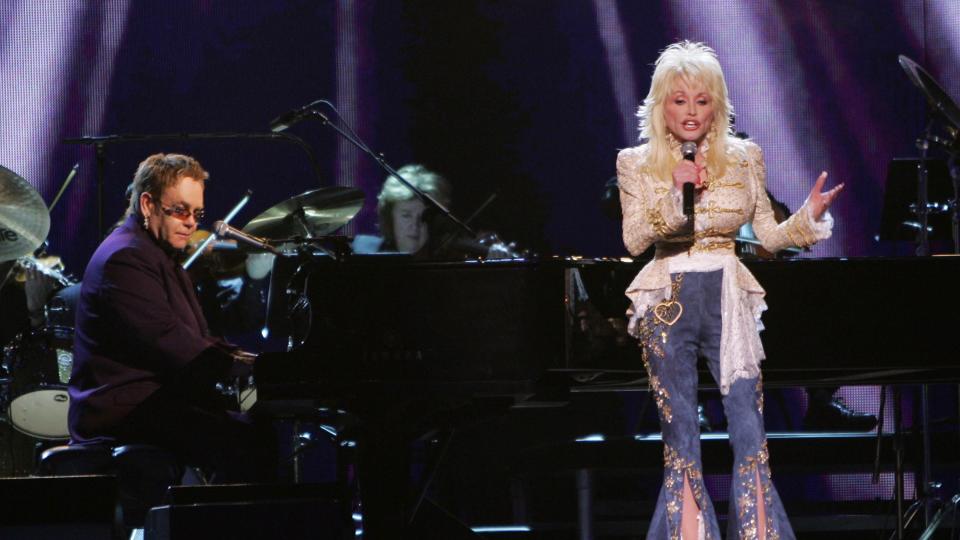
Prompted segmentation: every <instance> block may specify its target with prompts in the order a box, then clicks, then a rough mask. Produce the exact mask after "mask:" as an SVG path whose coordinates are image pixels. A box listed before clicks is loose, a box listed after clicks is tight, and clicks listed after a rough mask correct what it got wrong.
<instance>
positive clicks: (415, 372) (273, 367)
mask: <svg viewBox="0 0 960 540" xmlns="http://www.w3.org/2000/svg"><path fill="white" fill-rule="evenodd" d="M642 264H643V261H631V260H616V259H609V260H607V259H604V260H585V259H563V258H548V259H541V260H510V261H476V262H450V263H448V262H415V261H412V260H410V259H407V258H403V257H395V256H367V257H359V256H353V257H349V258H345V259H341V260H334V259H332V258H330V257H328V256H326V255H324V254H313V253H308V254H304V253H301V254H299V255H290V256H285V257H281V258H279V259H278V261H277V264H276V266H275V269H274V273H273V278H272V279H273V283H272V285H271V293H270V296H271V300H270V310H269V316H268V326H269V328H270V331H271V332H272V333H274V334H280V335H284V336H287V337H288V343H289V347H288V349H289V350H288V351H283V352H277V353H272V354H268V353H265V354H263V355H262V357H261V358H260V359H259V360H258V362H257V363H256V368H255V374H254V375H255V378H256V382H257V386H258V399H259V401H258V407H262V408H264V409H266V410H269V411H272V412H273V413H274V414H278V415H283V414H287V415H291V416H297V415H306V416H309V415H310V414H313V413H315V411H318V410H323V411H329V410H333V409H337V410H341V411H346V412H347V413H349V415H350V416H351V417H352V418H354V419H356V422H355V424H354V425H356V426H359V427H357V428H356V437H355V438H356V439H357V440H359V441H360V453H359V455H360V457H359V463H360V469H361V471H364V470H366V471H367V473H366V478H367V482H366V487H364V486H363V485H362V486H361V493H363V495H362V497H363V500H364V505H365V509H366V512H365V522H364V529H365V536H366V537H368V538H374V539H376V538H387V537H396V531H398V530H407V531H408V532H407V533H406V535H407V536H408V537H419V538H427V537H429V536H423V534H425V532H424V531H426V530H445V531H446V532H444V533H443V535H442V536H437V537H444V538H460V537H463V538H471V537H473V536H472V535H471V534H470V533H469V530H468V529H466V528H462V529H460V530H459V532H454V531H456V530H458V529H456V526H455V525H454V524H453V522H452V520H449V519H448V520H447V521H444V520H443V519H440V520H439V521H437V520H436V519H435V520H434V521H433V522H432V523H431V525H430V526H429V527H427V526H421V527H420V528H417V521H418V519H420V518H419V517H418V516H422V515H424V514H426V513H430V512H432V513H433V514H434V518H436V517H437V516H442V515H443V511H442V510H441V509H438V508H433V507H430V505H429V504H428V503H426V502H425V501H424V499H423V487H422V486H420V487H419V488H415V489H414V488H413V487H412V486H410V485H409V484H408V482H407V479H408V474H407V472H406V469H405V467H406V465H407V463H406V461H405V458H403V457H402V454H404V453H405V449H406V448H407V447H408V443H409V441H410V440H412V439H413V438H415V437H417V436H419V435H418V434H422V433H425V432H429V431H430V430H435V429H437V428H452V427H455V426H456V425H458V423H459V422H464V421H469V420H470V419H472V420H476V419H477V418H480V417H482V416H483V415H484V414H496V411H498V410H502V408H504V407H511V406H513V407H516V406H530V405H531V404H537V403H555V402H556V401H557V400H561V399H563V395H564V393H569V392H587V391H590V392H593V391H599V390H620V389H630V388H632V389H636V388H645V386H646V374H645V372H644V371H643V369H642V365H641V364H640V359H639V351H638V350H637V345H636V342H635V341H634V340H632V339H630V338H629V337H628V336H627V335H626V334H625V317H624V312H625V310H626V308H627V300H626V298H625V297H624V296H623V291H624V290H625V288H626V285H627V284H628V283H629V281H630V280H631V279H632V278H633V276H634V275H635V274H636V272H637V271H638V270H639V268H640V267H641V266H642ZM747 265H748V266H749V268H750V270H751V271H752V272H753V273H754V274H755V275H756V277H757V279H758V280H759V282H760V283H761V284H762V285H763V286H764V288H765V289H766V291H767V303H768V305H769V306H770V307H769V310H768V311H767V312H766V313H765V314H764V318H763V319H764V325H765V328H766V329H765V330H764V332H763V334H762V336H763V342H764V347H765V351H766V356H767V359H766V360H765V361H764V363H763V371H764V380H765V384H766V385H767V386H770V385H808V386H809V385H816V384H824V385H841V384H876V383H909V382H935V381H943V382H946V381H954V382H955V381H960V377H958V375H960V362H958V361H957V360H958V358H957V355H958V353H957V347H956V336H957V332H958V330H960V311H958V309H957V300H958V299H960V287H958V284H957V281H956V280H957V277H958V276H960V258H958V257H930V258H909V259H906V258H904V259H889V258H888V259H881V258H860V259H858V258H843V259H794V260H767V261H748V262H747ZM701 382H711V383H712V381H711V380H710V377H709V376H705V375H704V376H701ZM441 431H443V429H441ZM427 476H428V477H429V474H428V475H427ZM363 478H364V474H363V473H361V479H363ZM361 483H363V480H361ZM397 501H403V502H397ZM418 511H419V512H418ZM448 517H449V516H448ZM439 522H445V523H447V524H448V525H449V527H448V528H447V529H442V527H440V526H439V525H437V523H439ZM437 534H440V533H437Z"/></svg>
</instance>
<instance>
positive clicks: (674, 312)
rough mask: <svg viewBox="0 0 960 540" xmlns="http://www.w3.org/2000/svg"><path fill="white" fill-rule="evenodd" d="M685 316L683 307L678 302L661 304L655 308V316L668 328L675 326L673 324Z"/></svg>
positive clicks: (672, 301) (671, 301)
mask: <svg viewBox="0 0 960 540" xmlns="http://www.w3.org/2000/svg"><path fill="white" fill-rule="evenodd" d="M680 315H683V305H681V304H680V302H677V301H676V300H670V301H667V302H660V303H659V304H657V305H656V306H655V307H654V308H653V316H654V317H656V318H657V319H659V320H660V322H662V323H663V324H665V325H667V326H673V323H675V322H677V321H678V320H679V319H680Z"/></svg>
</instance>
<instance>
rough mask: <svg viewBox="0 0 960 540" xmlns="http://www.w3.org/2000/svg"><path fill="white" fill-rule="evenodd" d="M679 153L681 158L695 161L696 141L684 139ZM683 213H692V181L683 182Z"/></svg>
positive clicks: (689, 214)
mask: <svg viewBox="0 0 960 540" xmlns="http://www.w3.org/2000/svg"><path fill="white" fill-rule="evenodd" d="M680 153H681V154H682V155H683V159H685V160H687V161H695V160H696V156H697V143H695V142H693V141H686V142H685V143H683V144H681V145H680ZM683 215H685V216H692V215H693V182H684V183H683Z"/></svg>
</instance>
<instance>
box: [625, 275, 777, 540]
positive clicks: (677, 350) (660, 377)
mask: <svg viewBox="0 0 960 540" xmlns="http://www.w3.org/2000/svg"><path fill="white" fill-rule="evenodd" d="M671 281H672V283H673V284H674V287H673V290H674V297H673V299H674V300H678V301H679V304H680V305H681V306H682V312H681V311H680V308H678V307H677V306H675V305H670V304H666V305H663V306H661V307H660V308H659V309H658V310H657V313H656V314H655V313H654V311H655V310H654V309H650V310H648V312H647V314H646V315H645V317H644V318H643V320H642V321H640V340H641V342H642V346H643V360H644V364H645V366H646V368H647V373H648V375H649V377H650V390H651V392H652V393H653V397H654V399H655V401H656V404H657V409H658V411H659V414H660V426H661V430H662V432H663V443H664V449H663V458H664V471H663V487H662V488H661V490H660V495H659V497H658V499H657V506H656V509H655V510H654V514H653V518H652V520H651V522H650V529H649V531H648V532H647V538H648V539H652V540H677V539H679V538H680V518H681V515H682V511H683V508H682V507H683V479H684V476H686V478H687V480H688V482H689V484H690V489H691V491H692V492H693V496H694V499H695V500H696V502H697V505H698V506H699V510H700V511H701V512H702V519H703V525H704V531H705V537H706V538H708V539H719V538H720V529H719V525H718V523H717V517H716V514H715V513H714V509H713V504H712V503H711V502H710V496H709V494H707V491H706V489H705V488H704V484H703V466H702V462H701V459H700V425H699V422H698V419H697V357H698V356H703V357H705V358H706V359H707V363H708V367H709V369H710V373H711V374H712V375H713V378H714V380H716V381H717V382H718V383H719V379H720V330H721V311H720V300H721V291H722V282H723V272H722V271H719V270H718V271H714V272H687V273H684V274H673V275H672V276H671ZM657 314H659V315H660V316H659V317H658V316H657ZM678 314H679V315H678ZM675 317H676V320H675V321H674V318H675ZM669 322H673V324H672V325H671V324H668V323H669ZM723 409H724V412H725V414H726V416H727V424H728V426H729V428H728V429H729V434H730V445H731V446H732V447H733V455H734V464H733V473H732V477H731V489H730V514H729V521H728V526H727V538H729V539H753V538H759V536H758V535H759V532H760V531H759V530H758V527H759V526H763V527H765V528H766V537H767V538H768V539H770V540H773V539H779V540H788V539H793V538H794V534H793V530H792V529H791V528H790V522H789V521H788V519H787V515H786V512H784V509H783V504H782V503H781V502H780V497H779V495H778V494H777V490H776V489H775V488H774V486H773V483H772V482H771V480H770V467H769V463H768V454H767V442H766V435H765V433H764V430H763V394H762V385H761V381H760V378H759V377H758V378H753V379H738V380H737V381H736V382H734V383H733V384H732V385H731V387H730V391H729V392H728V393H727V395H725V396H723ZM758 477H759V480H760V485H761V486H762V490H763V498H764V504H765V506H764V509H765V513H766V523H764V524H759V523H757V504H756V503H757V478H758ZM684 540H694V539H684Z"/></svg>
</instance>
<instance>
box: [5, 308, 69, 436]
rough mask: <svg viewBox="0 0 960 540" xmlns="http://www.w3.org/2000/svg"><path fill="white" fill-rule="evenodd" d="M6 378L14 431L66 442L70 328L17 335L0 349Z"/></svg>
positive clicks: (8, 409) (9, 415) (49, 329)
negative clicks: (7, 376) (8, 380)
mask: <svg viewBox="0 0 960 540" xmlns="http://www.w3.org/2000/svg"><path fill="white" fill-rule="evenodd" d="M4 366H5V367H6V371H7V373H8V374H9V377H10V391H9V394H10V398H11V399H10V403H9V405H8V406H7V416H8V417H9V419H10V423H11V424H12V425H13V427H15V428H16V429H17V430H19V431H21V432H23V433H25V434H27V435H30V436H31V437H36V438H38V439H52V440H56V439H67V438H69V436H70V432H69V430H68V429H67V411H68V409H69V408H70V395H69V394H68V393H67V383H68V382H69V381H70V372H71V371H72V369H73V328H70V327H67V326H48V327H45V328H42V329H40V330H34V331H33V332H29V333H23V334H20V335H18V336H17V337H16V338H14V340H13V341H12V342H11V343H10V344H9V345H8V346H7V347H5V349H4Z"/></svg>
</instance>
